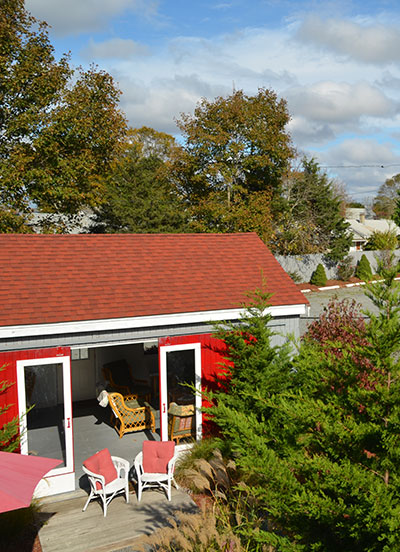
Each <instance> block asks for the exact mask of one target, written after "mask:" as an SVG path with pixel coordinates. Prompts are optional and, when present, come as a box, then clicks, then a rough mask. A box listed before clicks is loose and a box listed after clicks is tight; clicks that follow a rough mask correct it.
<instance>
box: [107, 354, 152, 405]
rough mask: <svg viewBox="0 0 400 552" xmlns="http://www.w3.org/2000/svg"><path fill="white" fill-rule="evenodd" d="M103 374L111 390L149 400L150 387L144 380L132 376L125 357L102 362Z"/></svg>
mask: <svg viewBox="0 0 400 552" xmlns="http://www.w3.org/2000/svg"><path fill="white" fill-rule="evenodd" d="M103 376H104V378H105V379H106V380H107V381H108V382H109V384H110V387H111V389H112V391H116V392H118V393H121V394H122V395H134V396H135V399H142V400H144V401H150V398H151V387H150V386H149V384H148V382H147V381H146V380H142V379H138V378H135V377H133V376H132V371H131V368H130V366H129V364H128V363H127V362H126V360H125V359H123V360H116V361H114V362H108V363H107V364H104V366H103Z"/></svg>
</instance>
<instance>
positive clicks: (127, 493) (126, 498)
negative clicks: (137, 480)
mask: <svg viewBox="0 0 400 552" xmlns="http://www.w3.org/2000/svg"><path fill="white" fill-rule="evenodd" d="M125 500H126V502H129V483H127V484H126V486H125Z"/></svg>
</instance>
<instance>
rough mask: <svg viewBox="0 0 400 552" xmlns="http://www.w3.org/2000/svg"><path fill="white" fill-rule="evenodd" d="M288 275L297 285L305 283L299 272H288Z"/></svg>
mask: <svg viewBox="0 0 400 552" xmlns="http://www.w3.org/2000/svg"><path fill="white" fill-rule="evenodd" d="M287 274H288V275H289V276H290V277H291V279H292V280H293V282H295V283H296V284H299V283H300V282H302V281H303V276H302V275H301V274H300V273H299V272H298V271H297V270H294V271H287Z"/></svg>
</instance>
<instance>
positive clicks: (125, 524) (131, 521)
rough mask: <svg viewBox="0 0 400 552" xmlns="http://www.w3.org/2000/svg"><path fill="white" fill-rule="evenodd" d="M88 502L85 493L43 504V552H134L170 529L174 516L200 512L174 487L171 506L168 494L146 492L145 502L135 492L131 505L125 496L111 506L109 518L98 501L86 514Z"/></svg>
mask: <svg viewBox="0 0 400 552" xmlns="http://www.w3.org/2000/svg"><path fill="white" fill-rule="evenodd" d="M77 494H79V496H76V495H77ZM86 498H87V495H86V494H84V493H82V492H81V493H75V494H74V498H69V499H67V500H61V501H58V502H45V503H43V505H42V508H41V514H40V515H41V517H42V520H47V522H45V525H43V527H42V528H41V529H40V531H39V538H40V543H41V545H42V550H43V552H65V551H66V550H67V551H68V552H111V551H113V552H116V551H120V552H122V551H123V552H128V551H134V550H135V548H134V542H135V539H136V541H137V539H138V538H139V537H141V536H143V535H148V534H151V533H152V532H154V531H155V530H156V529H158V528H160V527H164V526H166V525H167V524H168V518H170V517H171V516H173V514H174V512H176V511H178V510H183V511H185V512H189V511H193V512H195V511H196V509H197V508H196V506H195V504H194V502H193V501H192V499H191V498H190V497H189V495H188V494H187V493H185V492H184V491H182V490H176V489H175V488H174V487H173V489H172V500H171V502H168V500H167V498H166V496H165V494H164V492H162V491H159V490H152V489H148V490H145V491H144V492H143V496H142V500H141V502H138V501H137V497H136V494H135V493H133V492H132V493H130V495H129V503H128V504H127V503H126V502H125V499H124V497H123V496H117V497H115V498H114V499H113V500H112V501H111V503H110V504H109V507H108V510H107V517H106V518H104V517H103V511H102V507H101V504H100V503H99V502H97V501H95V500H93V501H92V502H90V503H89V506H88V508H87V510H86V512H82V507H83V505H84V504H85V501H86Z"/></svg>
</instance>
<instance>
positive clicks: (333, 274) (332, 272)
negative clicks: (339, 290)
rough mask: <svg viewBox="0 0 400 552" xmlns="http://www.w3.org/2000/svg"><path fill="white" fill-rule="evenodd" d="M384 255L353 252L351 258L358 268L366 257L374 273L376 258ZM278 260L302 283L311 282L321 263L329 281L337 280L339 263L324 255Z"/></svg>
mask: <svg viewBox="0 0 400 552" xmlns="http://www.w3.org/2000/svg"><path fill="white" fill-rule="evenodd" d="M394 253H395V255H396V257H398V258H400V249H397V250H396V251H394ZM381 254H382V251H351V252H350V253H349V257H351V258H352V259H353V263H352V264H353V265H354V266H356V265H357V263H358V261H359V260H360V259H361V257H362V255H365V256H366V257H367V259H368V260H369V262H370V265H371V269H372V272H374V271H375V270H376V267H377V262H376V257H377V256H378V257H379V255H381ZM276 260H277V261H278V262H279V264H280V265H281V266H282V267H283V268H284V270H285V271H286V272H289V273H296V272H297V274H298V275H299V276H300V277H301V282H309V281H310V278H311V275H312V273H313V272H314V270H315V269H316V268H317V266H318V264H319V263H322V264H323V266H324V267H325V272H326V276H327V278H328V280H336V279H337V263H333V262H332V261H329V260H328V259H326V257H325V256H324V255H323V254H322V253H317V254H314V255H292V256H287V257H284V256H282V255H277V256H276Z"/></svg>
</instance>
